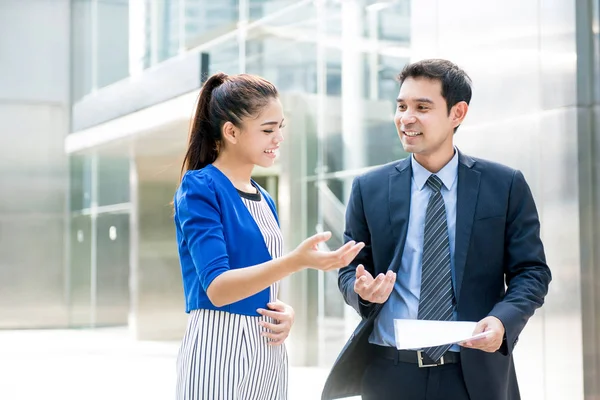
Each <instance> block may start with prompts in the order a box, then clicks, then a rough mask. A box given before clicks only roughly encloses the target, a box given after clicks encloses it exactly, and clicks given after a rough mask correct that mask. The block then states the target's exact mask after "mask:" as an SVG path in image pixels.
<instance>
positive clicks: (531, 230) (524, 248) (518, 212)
mask: <svg viewBox="0 0 600 400" xmlns="http://www.w3.org/2000/svg"><path fill="white" fill-rule="evenodd" d="M505 232H506V233H505V246H504V249H505V250H504V252H505V254H504V273H505V276H506V285H507V291H506V295H505V297H504V299H503V300H502V301H500V302H499V303H497V304H496V305H495V306H494V308H493V309H492V311H491V312H490V314H489V315H491V316H495V317H496V318H498V319H499V320H500V321H502V323H503V324H504V328H505V331H506V334H505V335H506V336H505V339H506V342H505V343H503V345H502V347H501V349H500V351H501V352H502V353H504V354H510V353H512V351H513V348H514V346H515V344H516V342H517V340H518V336H519V334H520V333H521V331H522V330H523V328H524V327H525V324H526V323H527V321H528V320H529V318H530V317H531V316H532V315H533V313H534V312H535V310H536V309H537V308H539V307H541V306H542V304H544V297H545V296H546V294H547V293H548V285H549V284H550V281H551V279H552V275H551V273H550V269H549V268H548V265H546V257H545V255H544V247H543V245H542V241H541V239H540V222H539V218H538V213H537V210H536V207H535V203H534V201H533V196H532V194H531V190H530V189H529V186H528V185H527V182H525V178H524V177H523V174H522V173H521V172H519V171H515V173H514V174H513V181H512V185H511V189H510V194H509V203H508V211H507V220H506V231H505Z"/></svg>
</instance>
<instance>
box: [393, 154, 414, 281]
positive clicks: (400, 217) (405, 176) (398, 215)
mask: <svg viewBox="0 0 600 400" xmlns="http://www.w3.org/2000/svg"><path fill="white" fill-rule="evenodd" d="M411 178H412V169H411V168H410V157H408V158H405V159H404V160H402V161H400V163H398V165H396V170H395V171H393V172H392V173H391V174H390V178H389V207H390V209H389V213H390V224H391V227H392V232H393V234H394V243H398V245H399V246H400V247H399V250H400V251H399V252H398V253H397V257H394V258H395V259H396V262H393V263H392V265H390V268H391V269H394V271H398V268H399V267H400V260H401V259H402V252H403V251H404V243H405V242H406V233H407V231H408V218H409V213H410V179H411Z"/></svg>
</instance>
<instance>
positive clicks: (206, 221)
mask: <svg viewBox="0 0 600 400" xmlns="http://www.w3.org/2000/svg"><path fill="white" fill-rule="evenodd" d="M181 189H182V190H181V192H182V195H181V196H180V197H179V199H178V200H177V211H176V213H177V215H176V216H177V218H178V220H179V224H180V227H181V231H182V232H183V236H184V238H185V242H186V244H187V247H188V250H189V252H190V255H191V256H192V260H193V261H194V266H195V267H196V273H197V274H198V278H199V280H200V284H201V285H202V288H203V289H204V291H205V292H206V291H207V290H208V287H209V286H210V284H211V283H212V281H213V280H214V279H215V278H216V277H217V276H219V275H221V274H222V273H223V272H225V271H228V270H229V256H228V254H227V245H226V243H225V237H224V235H223V224H222V223H221V213H220V208H219V203H218V201H217V196H216V193H215V190H214V187H213V185H212V182H210V181H209V178H208V177H206V176H202V175H200V176H196V175H189V174H188V175H185V176H184V178H183V180H182V181H181Z"/></svg>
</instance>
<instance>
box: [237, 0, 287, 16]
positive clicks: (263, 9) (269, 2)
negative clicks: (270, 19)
mask: <svg viewBox="0 0 600 400" xmlns="http://www.w3.org/2000/svg"><path fill="white" fill-rule="evenodd" d="M297 3H298V0H249V1H248V8H249V10H248V15H249V19H250V20H251V21H255V20H257V19H261V18H263V17H266V16H268V15H269V14H272V13H274V12H277V11H281V10H283V9H285V8H286V7H289V6H292V5H294V4H297Z"/></svg>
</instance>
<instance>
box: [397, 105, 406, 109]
mask: <svg viewBox="0 0 600 400" xmlns="http://www.w3.org/2000/svg"><path fill="white" fill-rule="evenodd" d="M405 109H406V106H405V105H399V106H398V110H405Z"/></svg>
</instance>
